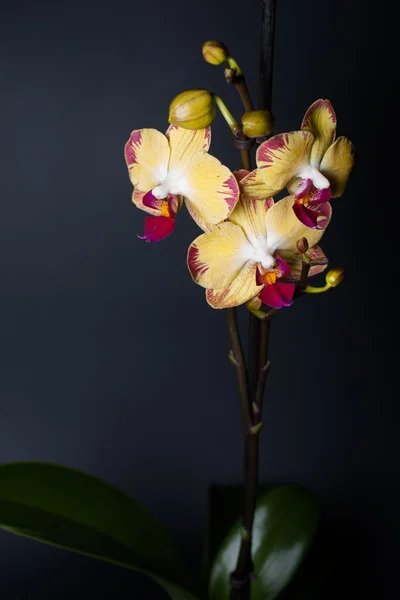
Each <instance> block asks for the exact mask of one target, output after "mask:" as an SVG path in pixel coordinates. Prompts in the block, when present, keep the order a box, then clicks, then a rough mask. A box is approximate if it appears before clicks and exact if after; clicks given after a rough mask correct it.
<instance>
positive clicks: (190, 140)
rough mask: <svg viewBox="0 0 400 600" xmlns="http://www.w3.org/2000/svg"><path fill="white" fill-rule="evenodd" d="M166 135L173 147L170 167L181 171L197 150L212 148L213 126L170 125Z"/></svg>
mask: <svg viewBox="0 0 400 600" xmlns="http://www.w3.org/2000/svg"><path fill="white" fill-rule="evenodd" d="M165 135H166V137H167V139H168V142H169V147H170V148H171V156H170V160H169V165H168V168H169V169H174V170H176V171H180V172H181V173H182V172H183V171H184V170H185V169H186V166H187V164H188V162H189V161H190V160H191V159H192V158H193V156H194V155H195V154H196V153H197V152H208V149H209V148H210V142H211V127H206V128H205V129H184V128H183V127H179V126H178V125H170V126H169V127H168V129H167V132H166V134H165Z"/></svg>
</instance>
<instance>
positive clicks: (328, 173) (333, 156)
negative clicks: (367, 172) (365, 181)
mask: <svg viewBox="0 0 400 600" xmlns="http://www.w3.org/2000/svg"><path fill="white" fill-rule="evenodd" d="M354 154H355V147H354V144H352V142H350V140H348V139H347V138H346V137H343V136H342V137H339V138H338V139H337V140H336V142H335V143H334V144H332V146H331V147H330V148H329V149H328V151H327V152H326V154H325V156H324V158H323V159H322V162H321V167H320V170H321V173H322V174H323V175H325V177H326V178H327V179H329V182H330V184H331V193H332V197H333V198H337V197H339V196H342V194H343V192H344V189H345V187H346V184H347V181H348V179H349V176H350V173H351V171H352V169H353V167H354V160H355V157H354Z"/></svg>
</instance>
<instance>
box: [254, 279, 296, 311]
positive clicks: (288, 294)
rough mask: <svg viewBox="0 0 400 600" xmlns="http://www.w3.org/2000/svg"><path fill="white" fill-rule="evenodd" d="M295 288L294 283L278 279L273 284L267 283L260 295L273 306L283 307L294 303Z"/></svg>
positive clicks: (262, 299)
mask: <svg viewBox="0 0 400 600" xmlns="http://www.w3.org/2000/svg"><path fill="white" fill-rule="evenodd" d="M294 290H295V285H294V283H281V282H279V281H277V282H276V283H274V284H273V285H266V286H265V287H264V289H263V291H262V292H261V294H260V295H259V296H258V297H259V298H260V300H261V301H262V302H264V304H267V305H268V306H271V308H283V307H284V306H290V305H291V304H292V302H293V294H294Z"/></svg>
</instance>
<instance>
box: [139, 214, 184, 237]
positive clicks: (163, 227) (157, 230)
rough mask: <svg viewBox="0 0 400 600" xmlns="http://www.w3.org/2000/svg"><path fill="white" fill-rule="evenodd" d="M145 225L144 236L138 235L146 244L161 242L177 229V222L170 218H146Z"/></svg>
mask: <svg viewBox="0 0 400 600" xmlns="http://www.w3.org/2000/svg"><path fill="white" fill-rule="evenodd" d="M144 223H145V225H144V235H138V238H140V239H141V240H146V242H160V241H161V240H163V239H165V238H166V237H168V236H169V235H171V233H172V232H173V230H174V228H175V221H174V219H171V218H170V217H146V218H145V220H144Z"/></svg>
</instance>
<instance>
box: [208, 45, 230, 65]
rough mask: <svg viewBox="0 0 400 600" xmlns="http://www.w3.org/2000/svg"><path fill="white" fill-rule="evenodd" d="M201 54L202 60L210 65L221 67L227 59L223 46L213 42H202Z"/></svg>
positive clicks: (226, 52) (226, 51)
mask: <svg viewBox="0 0 400 600" xmlns="http://www.w3.org/2000/svg"><path fill="white" fill-rule="evenodd" d="M202 52H203V57H204V60H205V61H206V62H208V63H209V64H210V65H222V63H224V62H225V61H226V60H227V58H228V50H227V48H226V46H225V44H223V43H222V42H217V41H215V40H210V41H208V42H204V44H203V48H202Z"/></svg>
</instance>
